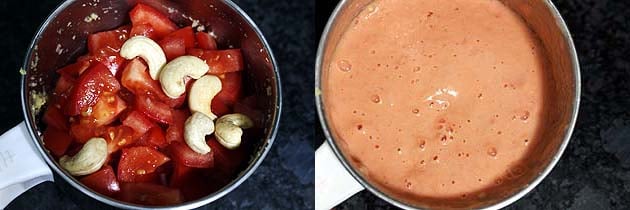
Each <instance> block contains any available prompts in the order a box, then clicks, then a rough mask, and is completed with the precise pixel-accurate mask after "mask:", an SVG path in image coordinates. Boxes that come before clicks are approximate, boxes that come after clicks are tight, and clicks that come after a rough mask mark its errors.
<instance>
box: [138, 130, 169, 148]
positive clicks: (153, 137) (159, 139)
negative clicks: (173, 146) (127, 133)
mask: <svg viewBox="0 0 630 210" xmlns="http://www.w3.org/2000/svg"><path fill="white" fill-rule="evenodd" d="M136 145H138V146H148V147H153V148H154V149H162V148H165V147H166V146H168V143H167V142H166V138H165V136H164V131H163V130H162V128H160V127H157V126H156V127H153V128H151V129H149V131H147V132H146V133H145V134H144V135H143V136H142V137H140V139H139V140H138V141H137V142H136Z"/></svg>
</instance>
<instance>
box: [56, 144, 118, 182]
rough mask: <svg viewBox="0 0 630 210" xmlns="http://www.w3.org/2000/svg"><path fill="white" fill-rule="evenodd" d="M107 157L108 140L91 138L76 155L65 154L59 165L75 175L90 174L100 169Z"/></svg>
mask: <svg viewBox="0 0 630 210" xmlns="http://www.w3.org/2000/svg"><path fill="white" fill-rule="evenodd" d="M106 159H107V141H105V139H103V138H98V137H95V138H91V139H90V140H88V141H87V142H86V143H85V144H84V145H83V148H81V151H79V152H78V153H77V154H76V155H74V156H73V157H69V156H67V155H64V156H63V157H61V158H60V159H59V165H61V167H62V168H63V169H66V171H68V173H70V174H72V175H74V176H82V175H88V174H91V173H94V172H96V171H98V170H99V169H100V168H101V166H103V164H105V160H106Z"/></svg>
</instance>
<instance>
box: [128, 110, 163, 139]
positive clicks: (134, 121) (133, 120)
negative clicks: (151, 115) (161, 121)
mask: <svg viewBox="0 0 630 210" xmlns="http://www.w3.org/2000/svg"><path fill="white" fill-rule="evenodd" d="M122 124H123V125H125V126H128V127H130V128H131V129H133V130H134V133H135V136H136V137H139V136H143V135H144V134H145V133H146V132H147V131H149V130H150V129H151V128H154V127H158V125H157V124H155V123H154V122H153V121H151V120H150V119H148V118H147V117H145V116H144V114H142V113H140V112H138V111H132V112H130V113H129V114H128V115H127V117H125V119H123V120H122Z"/></svg>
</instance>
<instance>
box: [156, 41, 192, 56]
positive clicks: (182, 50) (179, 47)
mask: <svg viewBox="0 0 630 210" xmlns="http://www.w3.org/2000/svg"><path fill="white" fill-rule="evenodd" d="M159 44H160V46H161V47H162V50H164V54H165V55H166V60H168V61H170V60H173V59H175V58H177V57H179V56H182V55H185V54H186V46H185V45H184V39H183V38H180V37H172V38H171V37H166V38H164V39H162V41H160V42H159Z"/></svg>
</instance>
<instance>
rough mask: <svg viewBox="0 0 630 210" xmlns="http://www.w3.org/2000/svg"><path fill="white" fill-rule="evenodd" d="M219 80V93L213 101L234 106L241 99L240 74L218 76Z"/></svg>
mask: <svg viewBox="0 0 630 210" xmlns="http://www.w3.org/2000/svg"><path fill="white" fill-rule="evenodd" d="M219 79H221V91H220V92H219V93H218V94H217V95H216V96H215V97H214V99H213V100H218V101H222V102H223V103H224V104H225V105H228V106H232V105H234V104H235V103H236V102H237V101H238V100H239V98H240V97H241V84H242V80H243V78H242V76H241V72H233V73H227V74H223V75H220V76H219Z"/></svg>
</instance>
